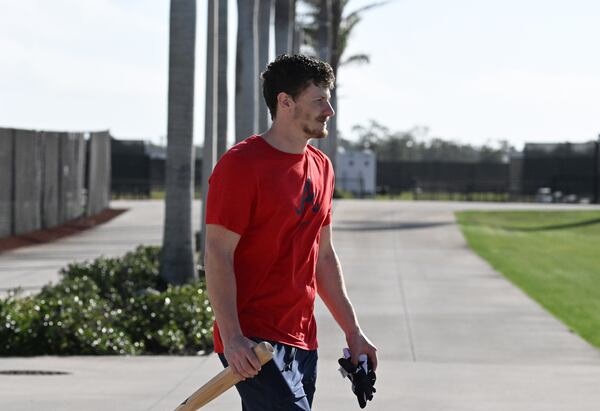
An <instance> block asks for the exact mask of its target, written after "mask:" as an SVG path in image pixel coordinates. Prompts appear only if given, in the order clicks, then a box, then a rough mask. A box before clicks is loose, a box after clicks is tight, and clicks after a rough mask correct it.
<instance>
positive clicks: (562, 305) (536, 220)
mask: <svg viewBox="0 0 600 411" xmlns="http://www.w3.org/2000/svg"><path fill="white" fill-rule="evenodd" d="M457 218H458V222H459V224H460V226H461V229H462V231H463V233H464V235H465V237H466V239H467V241H468V243H469V245H470V246H471V248H473V250H475V252H477V254H479V255H480V256H481V257H483V258H484V259H485V260H487V261H488V262H489V263H490V264H491V265H492V266H493V267H494V268H495V269H496V270H498V271H499V272H501V273H502V274H504V275H505V276H506V277H507V278H508V279H509V280H510V281H512V282H513V283H514V284H516V285H517V286H519V287H520V288H521V289H523V290H524V291H525V292H526V293H527V294H528V295H529V296H531V297H532V298H533V299H535V300H537V301H538V302H539V303H540V304H541V305H542V306H544V307H545V308H546V309H547V310H548V311H550V312H551V313H552V314H554V315H555V316H556V317H558V318H559V319H560V320H562V321H563V322H564V323H565V324H567V326H568V327H569V328H570V329H572V330H573V331H575V332H576V333H578V334H579V335H581V336H582V337H583V338H584V339H586V340H587V341H589V342H590V343H591V344H592V345H594V346H596V347H599V348H600V211H510V212H505V211H492V212H478V211H467V212H459V213H457Z"/></svg>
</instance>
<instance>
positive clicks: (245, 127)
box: [235, 0, 258, 142]
mask: <svg viewBox="0 0 600 411" xmlns="http://www.w3.org/2000/svg"><path fill="white" fill-rule="evenodd" d="M257 6H258V0H238V32H237V51H236V62H235V140H236V142H240V141H242V140H244V139H246V138H247V137H249V136H251V135H252V134H254V133H256V130H257V128H258V127H257V126H258V124H257V120H258V92H257V91H258V70H257V68H258V64H257V63H258V58H257V57H258V56H257V55H258V51H257V47H258V39H257V37H258V32H257V14H258V7H257Z"/></svg>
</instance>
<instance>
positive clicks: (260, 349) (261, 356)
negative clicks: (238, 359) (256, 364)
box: [253, 341, 275, 365]
mask: <svg viewBox="0 0 600 411" xmlns="http://www.w3.org/2000/svg"><path fill="white" fill-rule="evenodd" d="M253 350H254V354H256V356H257V357H258V361H260V365H265V364H266V363H268V362H269V361H271V359H272V358H273V353H274V352H275V350H274V349H273V346H272V345H271V344H269V343H268V342H266V341H263V342H261V343H258V344H257V345H256V346H255V347H254V348H253Z"/></svg>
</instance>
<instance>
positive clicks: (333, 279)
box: [317, 253, 360, 335]
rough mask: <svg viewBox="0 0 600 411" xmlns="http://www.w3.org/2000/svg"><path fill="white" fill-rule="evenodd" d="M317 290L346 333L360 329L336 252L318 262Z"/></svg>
mask: <svg viewBox="0 0 600 411" xmlns="http://www.w3.org/2000/svg"><path fill="white" fill-rule="evenodd" d="M317 290H318V293H319V296H320V297H321V299H322V300H323V302H324V303H325V305H326V306H327V308H328V309H329V311H330V312H331V315H332V316H333V318H334V319H335V321H336V322H337V323H338V325H339V326H340V328H341V329H342V331H343V332H344V333H345V334H346V335H349V334H352V333H353V332H356V331H358V330H359V329H360V327H359V324H358V319H357V318H356V313H355V312H354V307H353V306H352V303H351V302H350V299H349V298H348V294H347V292H346V286H345V284H344V276H343V274H342V269H341V265H340V262H339V260H338V258H337V256H336V254H335V253H332V254H330V255H327V256H324V257H322V258H321V259H320V260H319V262H318V264H317Z"/></svg>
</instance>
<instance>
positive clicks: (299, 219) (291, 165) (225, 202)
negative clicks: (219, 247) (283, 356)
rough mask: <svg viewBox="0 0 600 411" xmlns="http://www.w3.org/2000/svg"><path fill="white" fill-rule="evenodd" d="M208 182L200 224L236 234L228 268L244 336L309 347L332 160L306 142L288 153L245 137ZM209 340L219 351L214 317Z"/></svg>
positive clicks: (331, 182)
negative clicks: (302, 149)
mask: <svg viewBox="0 0 600 411" xmlns="http://www.w3.org/2000/svg"><path fill="white" fill-rule="evenodd" d="M209 183H210V185H209V190H208V199H207V203H206V223H207V224H217V225H221V226H223V227H225V228H227V229H228V230H231V231H233V232H236V233H238V234H240V235H241V238H240V241H239V243H238V246H237V248H236V250H235V255H234V271H235V278H236V286H237V310H238V316H239V320H240V325H241V327H242V332H243V334H244V335H245V336H247V337H259V338H264V339H267V340H272V341H277V342H281V343H284V344H289V345H292V346H295V347H299V348H302V349H308V350H313V349H316V348H317V329H316V323H315V318H314V315H313V310H314V300H315V294H316V282H315V268H316V263H317V256H318V252H319V239H320V231H321V228H322V227H324V226H327V225H328V224H330V223H331V205H332V198H333V186H334V176H333V167H332V166H331V161H329V159H328V158H327V157H326V156H325V155H324V154H323V153H322V152H321V151H319V150H317V149H316V148H314V147H312V146H310V145H309V146H307V148H306V150H305V152H304V153H303V154H290V153H285V152H282V151H279V150H277V149H276V148H274V147H273V146H271V145H270V144H269V143H267V142H266V141H265V140H264V139H263V138H262V137H259V136H252V137H250V138H248V139H246V140H244V141H242V142H241V143H239V144H236V145H235V146H234V147H232V148H231V149H230V150H229V151H228V152H227V153H225V155H224V156H223V157H222V158H221V160H220V161H219V162H218V163H217V165H216V167H215V169H214V171H213V173H212V175H211V177H210V179H209ZM214 339H215V351H216V352H218V353H221V352H223V342H222V340H221V336H220V334H219V327H218V324H216V323H215V328H214Z"/></svg>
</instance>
